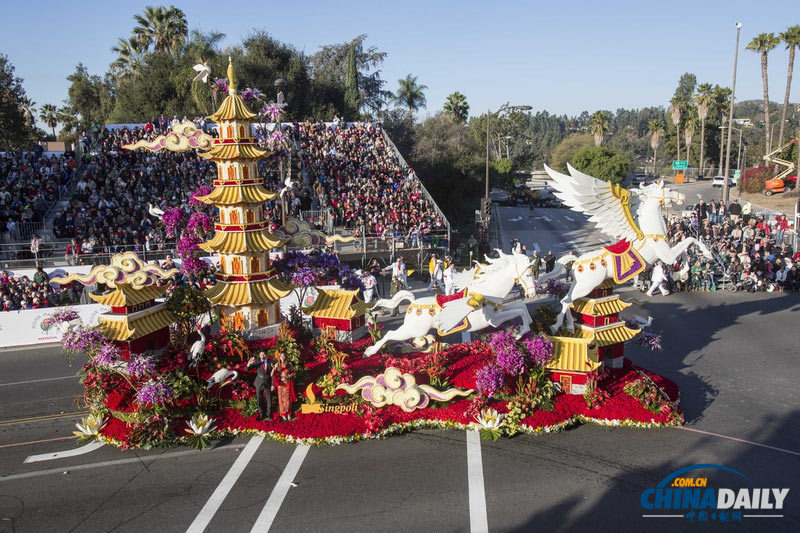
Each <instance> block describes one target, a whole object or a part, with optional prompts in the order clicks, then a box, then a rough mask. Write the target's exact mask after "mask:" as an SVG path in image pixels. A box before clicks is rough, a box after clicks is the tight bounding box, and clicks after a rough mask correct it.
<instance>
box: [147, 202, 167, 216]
mask: <svg viewBox="0 0 800 533" xmlns="http://www.w3.org/2000/svg"><path fill="white" fill-rule="evenodd" d="M147 212H148V213H150V215H151V216H154V217H156V218H157V219H158V220H161V217H163V216H164V211H163V210H162V209H160V208H158V207H156V206H154V205H153V204H151V203H150V202H148V203H147Z"/></svg>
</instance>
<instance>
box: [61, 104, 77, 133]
mask: <svg viewBox="0 0 800 533" xmlns="http://www.w3.org/2000/svg"><path fill="white" fill-rule="evenodd" d="M56 119H57V120H58V122H60V123H61V133H62V134H64V135H66V136H69V135H70V134H72V132H73V131H77V129H78V118H77V117H76V114H75V110H74V109H72V108H71V107H70V106H67V105H65V106H62V107H60V108H59V109H58V111H57V112H56Z"/></svg>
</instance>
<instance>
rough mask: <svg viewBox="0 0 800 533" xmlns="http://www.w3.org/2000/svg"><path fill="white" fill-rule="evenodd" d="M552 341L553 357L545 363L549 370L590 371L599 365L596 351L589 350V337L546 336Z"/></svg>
mask: <svg viewBox="0 0 800 533" xmlns="http://www.w3.org/2000/svg"><path fill="white" fill-rule="evenodd" d="M548 338H549V339H550V340H551V341H552V343H553V358H552V359H551V360H550V362H549V363H547V364H546V365H545V368H548V369H550V370H563V371H567V372H592V371H593V370H597V368H598V367H599V366H600V361H593V360H591V359H589V357H590V356H591V355H594V356H595V357H596V355H597V352H596V351H592V352H590V351H589V339H587V338H580V337H548Z"/></svg>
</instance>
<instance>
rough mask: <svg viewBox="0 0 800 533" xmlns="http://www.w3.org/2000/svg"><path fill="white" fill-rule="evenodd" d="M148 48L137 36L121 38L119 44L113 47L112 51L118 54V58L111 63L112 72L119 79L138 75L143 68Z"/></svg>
mask: <svg viewBox="0 0 800 533" xmlns="http://www.w3.org/2000/svg"><path fill="white" fill-rule="evenodd" d="M146 50H147V46H146V45H144V44H143V43H142V41H140V40H139V39H137V38H136V37H129V38H128V39H119V40H118V41H117V44H115V45H114V46H112V47H111V51H112V52H114V53H115V54H117V59H115V60H114V62H113V63H111V73H112V74H113V75H114V76H115V77H116V78H117V79H122V78H125V77H127V76H131V77H136V76H137V75H138V74H139V72H140V71H141V69H142V63H143V61H144V53H145V51H146Z"/></svg>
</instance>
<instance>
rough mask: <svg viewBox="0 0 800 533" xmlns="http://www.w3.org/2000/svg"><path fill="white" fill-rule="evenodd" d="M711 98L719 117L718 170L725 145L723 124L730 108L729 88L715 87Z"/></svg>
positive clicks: (721, 163)
mask: <svg viewBox="0 0 800 533" xmlns="http://www.w3.org/2000/svg"><path fill="white" fill-rule="evenodd" d="M712 98H713V100H714V108H715V109H716V110H717V115H718V116H719V123H720V125H721V126H722V128H720V130H719V131H720V134H719V135H720V138H719V168H722V165H723V162H722V157H723V150H724V148H723V147H724V145H725V122H726V115H727V113H728V110H729V109H730V108H731V89H730V88H729V87H720V86H719V85H715V86H714V91H713V93H712Z"/></svg>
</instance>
